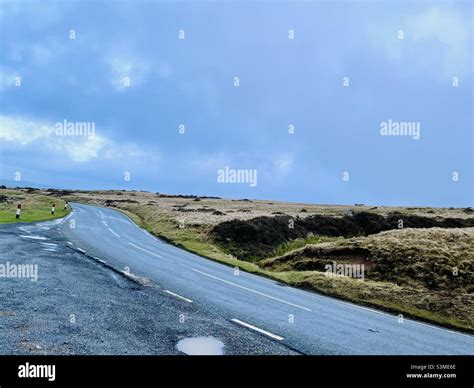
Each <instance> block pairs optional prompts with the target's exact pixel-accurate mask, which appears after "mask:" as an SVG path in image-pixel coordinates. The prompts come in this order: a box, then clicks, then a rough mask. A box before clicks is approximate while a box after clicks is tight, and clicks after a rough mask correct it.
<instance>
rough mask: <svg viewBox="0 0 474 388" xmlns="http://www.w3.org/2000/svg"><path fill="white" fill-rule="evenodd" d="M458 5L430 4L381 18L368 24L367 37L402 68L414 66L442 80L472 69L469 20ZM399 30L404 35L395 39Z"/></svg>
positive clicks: (468, 11) (467, 72) (412, 67)
mask: <svg viewBox="0 0 474 388" xmlns="http://www.w3.org/2000/svg"><path fill="white" fill-rule="evenodd" d="M466 13H467V14H469V13H470V10H469V9H468V10H467V12H463V11H462V8H448V7H443V6H433V7H430V8H426V9H424V10H423V11H421V12H419V13H418V14H415V15H409V16H405V17H404V18H401V21H400V19H397V22H393V20H389V19H388V18H381V19H380V23H377V24H376V25H375V26H374V25H371V26H370V27H369V28H370V38H371V40H372V43H373V44H374V46H375V47H376V49H378V50H382V51H383V52H384V54H385V55H386V57H387V58H388V59H390V60H391V61H393V62H400V63H399V65H400V66H401V65H403V68H404V69H408V70H409V69H415V70H418V71H422V72H423V73H424V74H428V75H430V76H431V77H433V78H440V79H443V80H445V79H446V78H450V77H453V76H466V75H469V74H471V73H472V62H471V59H470V56H471V55H472V42H471V37H470V34H471V29H472V20H470V18H469V17H468V16H466ZM399 30H403V34H404V38H403V39H398V37H397V34H398V31H399Z"/></svg>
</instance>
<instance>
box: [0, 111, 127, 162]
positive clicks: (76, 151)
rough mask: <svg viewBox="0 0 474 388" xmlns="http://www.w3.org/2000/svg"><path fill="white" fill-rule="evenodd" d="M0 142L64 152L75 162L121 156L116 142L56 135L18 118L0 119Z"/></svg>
mask: <svg viewBox="0 0 474 388" xmlns="http://www.w3.org/2000/svg"><path fill="white" fill-rule="evenodd" d="M0 140H1V141H2V142H7V143H12V144H13V145H14V146H17V147H26V146H29V145H31V146H34V147H35V148H37V147H39V148H45V149H47V150H50V151H54V152H58V153H63V154H65V155H66V156H67V157H68V158H69V159H71V160H73V161H75V162H88V161H90V160H92V159H95V158H98V157H99V156H100V154H102V155H103V157H104V158H109V157H113V156H116V155H117V154H120V155H122V152H121V151H120V150H119V148H120V147H118V146H117V145H116V144H115V143H113V142H112V141H110V140H109V139H107V138H106V137H103V136H98V135H95V136H94V137H93V138H90V137H88V136H80V135H79V136H58V135H57V134H56V131H55V127H54V125H50V124H47V123H42V122H39V121H34V120H27V119H24V118H21V117H9V116H0Z"/></svg>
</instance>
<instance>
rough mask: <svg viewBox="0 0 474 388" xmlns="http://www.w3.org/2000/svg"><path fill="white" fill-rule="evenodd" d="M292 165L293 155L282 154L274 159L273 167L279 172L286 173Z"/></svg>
mask: <svg viewBox="0 0 474 388" xmlns="http://www.w3.org/2000/svg"><path fill="white" fill-rule="evenodd" d="M292 167H293V157H292V156H291V155H284V156H281V157H279V158H278V159H277V160H276V161H275V168H276V170H277V172H278V173H279V174H282V175H286V174H288V173H289V172H290V171H291V169H292Z"/></svg>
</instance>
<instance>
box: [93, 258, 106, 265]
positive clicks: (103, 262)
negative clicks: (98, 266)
mask: <svg viewBox="0 0 474 388" xmlns="http://www.w3.org/2000/svg"><path fill="white" fill-rule="evenodd" d="M92 257H93V258H94V259H95V260H97V261H98V262H100V263H102V264H107V263H106V262H105V261H104V260H102V259H101V258H99V257H97V256H92Z"/></svg>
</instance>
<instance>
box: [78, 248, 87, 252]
mask: <svg viewBox="0 0 474 388" xmlns="http://www.w3.org/2000/svg"><path fill="white" fill-rule="evenodd" d="M76 249H77V250H78V251H79V252H82V253H86V251H85V250H84V249H82V248H76Z"/></svg>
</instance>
